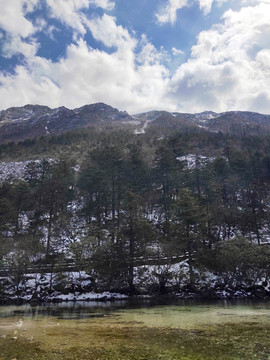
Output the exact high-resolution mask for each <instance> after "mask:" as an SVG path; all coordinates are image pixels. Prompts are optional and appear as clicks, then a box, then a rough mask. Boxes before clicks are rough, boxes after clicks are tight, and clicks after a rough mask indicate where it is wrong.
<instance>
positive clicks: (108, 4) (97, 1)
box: [91, 0, 115, 11]
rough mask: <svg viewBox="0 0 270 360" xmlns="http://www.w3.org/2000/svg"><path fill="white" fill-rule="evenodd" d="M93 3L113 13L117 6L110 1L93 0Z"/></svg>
mask: <svg viewBox="0 0 270 360" xmlns="http://www.w3.org/2000/svg"><path fill="white" fill-rule="evenodd" d="M91 2H92V3H94V4H95V5H96V6H97V7H101V8H102V9H104V10H108V11H111V10H113V8H114V6H115V4H114V2H113V1H110V0H92V1H91Z"/></svg>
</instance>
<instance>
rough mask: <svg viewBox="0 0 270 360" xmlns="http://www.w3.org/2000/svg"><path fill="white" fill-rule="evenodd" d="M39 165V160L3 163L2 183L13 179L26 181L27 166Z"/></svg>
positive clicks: (0, 173)
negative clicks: (31, 164)
mask: <svg viewBox="0 0 270 360" xmlns="http://www.w3.org/2000/svg"><path fill="white" fill-rule="evenodd" d="M33 162H35V163H39V162H40V161H39V160H27V161H12V162H2V163H1V164H0V181H1V182H2V181H9V180H11V179H14V178H15V179H24V177H25V175H26V169H27V166H28V165H29V164H30V163H33Z"/></svg>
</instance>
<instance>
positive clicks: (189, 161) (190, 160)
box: [176, 154, 215, 170]
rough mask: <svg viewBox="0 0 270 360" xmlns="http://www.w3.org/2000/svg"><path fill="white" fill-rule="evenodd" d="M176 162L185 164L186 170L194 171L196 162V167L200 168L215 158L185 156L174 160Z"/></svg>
mask: <svg viewBox="0 0 270 360" xmlns="http://www.w3.org/2000/svg"><path fill="white" fill-rule="evenodd" d="M176 160H179V161H184V162H186V166H187V168H188V169H191V170H192V169H195V168H196V162H198V164H197V166H198V167H202V166H205V165H207V164H209V163H210V162H212V161H214V160H215V157H207V156H202V155H194V154H187V155H184V156H179V157H177V158H176Z"/></svg>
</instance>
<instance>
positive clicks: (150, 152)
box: [0, 125, 270, 296]
mask: <svg viewBox="0 0 270 360" xmlns="http://www.w3.org/2000/svg"><path fill="white" fill-rule="evenodd" d="M0 154H1V155H0V156H1V161H6V162H7V161H14V160H16V161H18V159H19V160H21V161H24V160H29V159H30V160H31V161H28V162H27V165H26V168H25V174H24V176H23V177H22V178H12V176H11V177H10V178H9V179H6V180H5V181H2V182H1V184H0V269H2V273H3V274H4V271H7V272H9V273H10V274H12V276H13V282H14V286H17V285H18V284H19V283H20V282H21V281H22V279H23V277H24V276H25V275H26V274H28V273H29V272H30V271H33V267H36V268H37V269H38V268H39V267H40V269H42V267H44V266H46V265H50V266H53V268H54V269H57V266H59V267H61V266H62V267H63V266H64V269H62V271H64V270H65V266H66V267H68V266H72V268H73V269H77V270H79V271H86V272H87V273H88V274H90V275H91V278H92V279H94V280H93V284H94V285H93V288H94V290H96V291H101V290H108V291H120V292H122V293H125V294H138V293H140V291H141V290H140V289H139V288H138V286H137V284H136V281H135V277H138V276H140V275H138V269H139V268H140V267H142V266H144V267H147V266H150V265H153V264H154V265H160V267H159V271H157V272H156V274H155V275H156V277H157V278H158V282H157V283H155V284H153V286H151V287H148V289H147V292H148V293H149V292H150V293H159V294H160V293H166V292H168V291H169V290H168V285H169V283H170V277H171V273H170V271H169V270H170V267H171V266H173V264H175V263H179V262H184V263H185V264H186V267H187V274H188V276H187V279H185V281H184V280H182V279H181V275H180V274H179V279H178V282H177V283H174V286H173V288H171V289H170V291H179V290H181V289H182V290H183V289H188V290H189V291H193V292H196V291H198V289H199V288H200V291H203V294H204V295H205V296H210V295H211V291H212V290H211V286H210V285H209V282H208V283H204V288H203V290H202V281H203V280H205V276H206V277H207V275H205V274H208V276H209V274H212V275H213V274H214V276H217V277H218V279H219V280H218V282H219V284H218V286H219V288H220V289H221V288H228V287H229V288H233V287H234V288H235V289H241V288H242V287H243V286H244V287H245V289H249V290H250V292H251V293H252V294H259V295H260V294H262V295H265V294H266V293H267V292H266V290H265V289H266V287H267V286H268V281H269V275H270V261H269V260H270V246H269V244H270V223H269V218H270V136H269V135H267V134H266V135H260V136H248V135H245V136H239V135H238V136H233V135H226V134H223V133H221V132H218V133H214V132H212V133H211V132H208V131H203V130H197V129H193V128H185V129H182V130H178V131H174V130H173V129H167V130H165V129H164V128H162V127H161V128H159V129H154V128H151V126H149V128H148V129H147V131H146V132H145V133H143V134H134V132H133V131H132V130H130V129H128V128H125V126H124V125H123V126H122V127H121V128H118V129H116V128H115V127H113V128H108V129H106V130H104V131H98V130H97V129H95V128H91V127H89V128H87V129H84V130H77V131H73V132H70V133H66V134H63V135H59V136H48V137H42V138H40V139H33V140H25V141H23V142H20V143H18V144H14V143H9V144H6V145H2V146H1V147H0ZM161 265H162V266H161ZM2 286H4V285H3V284H2ZM263 286H264V287H263ZM262 289H264V290H263V291H262ZM268 293H269V292H268ZM268 293H267V294H268Z"/></svg>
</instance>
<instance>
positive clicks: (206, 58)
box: [0, 0, 270, 113]
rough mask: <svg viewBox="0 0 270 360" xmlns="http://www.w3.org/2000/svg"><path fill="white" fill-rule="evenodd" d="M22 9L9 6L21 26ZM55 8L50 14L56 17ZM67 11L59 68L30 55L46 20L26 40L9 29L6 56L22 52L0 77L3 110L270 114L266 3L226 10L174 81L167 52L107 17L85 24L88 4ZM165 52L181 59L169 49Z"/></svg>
mask: <svg viewBox="0 0 270 360" xmlns="http://www.w3.org/2000/svg"><path fill="white" fill-rule="evenodd" d="M47 1H48V2H49V1H52V0H47ZM62 1H63V0H62ZM0 2H1V0H0ZM23 3H24V2H23V1H21V2H19V4H20V6H19V7H18V8H16V9H15V8H14V9H15V15H14V16H15V19H20V21H21V22H22V23H24V20H23V19H25V11H26V8H25V7H23V6H21V5H22V4H23ZM55 3H56V2H55ZM109 3H110V2H109V1H106V4H109ZM28 4H30V5H31V6H32V9H33V6H35V2H34V0H33V1H31V2H29V3H28ZM57 4H59V3H58V2H57V3H56V5H55V8H54V10H55V12H54V13H53V14H54V15H53V16H55V17H58V18H59V16H60V13H59V14H58V13H57V11H60V8H59V7H58V5H57ZM106 4H105V2H104V3H103V6H104V7H105V5H106ZM175 4H176V3H175ZM182 4H183V3H182ZM202 4H203V3H202ZM204 4H205V6H206V2H205V3H204ZM208 4H210V2H209V3H208ZM30 5H28V9H31V6H30ZM66 5H67V8H65V9H64V10H63V12H62V13H64V14H65V16H64V18H63V19H62V20H61V21H62V22H64V23H65V24H66V25H68V26H69V22H71V21H72V19H71V17H69V16H70V14H71V13H70V11H71V9H73V10H74V12H75V14H73V16H75V19H77V21H78V23H77V24H76V21H75V22H74V23H73V29H75V32H76V33H77V36H78V38H79V40H78V41H76V42H75V43H74V44H70V45H69V46H68V47H67V51H66V55H65V57H63V58H61V59H60V60H59V61H57V62H52V61H49V60H46V59H44V58H40V57H38V56H37V55H36V52H37V48H38V44H37V43H36V42H35V40H34V37H33V36H34V35H35V31H37V30H38V29H41V30H43V31H48V30H49V29H48V25H47V23H46V22H45V21H43V20H42V19H36V21H35V23H34V24H31V23H30V24H28V23H27V21H28V20H26V19H25V21H26V23H25V24H26V29H24V31H25V33H24V36H26V38H23V37H21V36H20V35H19V34H18V29H17V28H16V26H15V25H14V24H13V25H12V26H11V28H10V30H9V34H10V41H8V42H7V44H5V47H6V48H5V52H6V55H7V56H8V55H9V56H10V55H11V54H12V52H14V51H15V49H17V50H16V51H19V52H21V53H23V54H25V60H24V65H21V66H17V67H16V68H15V71H14V73H13V74H4V73H0V84H1V85H0V107H1V108H2V109H3V108H7V107H10V106H19V105H24V104H26V103H38V104H46V105H48V106H51V107H57V106H61V105H65V106H67V107H69V108H74V107H78V106H81V105H84V104H87V103H93V102H99V101H102V102H105V103H107V104H110V105H112V106H115V107H118V108H119V109H121V110H127V111H129V112H130V113H134V112H139V111H146V110H150V109H154V108H157V109H167V110H175V111H185V112H196V111H204V110H207V109H211V110H214V111H226V110H229V109H234V110H251V111H259V112H266V113H267V112H268V113H270V65H269V64H270V0H269V2H267V1H256V4H253V5H250V4H249V5H246V6H245V7H243V8H242V9H240V10H239V11H232V10H229V11H227V12H226V13H225V14H224V16H223V18H222V20H221V21H222V22H221V23H220V24H217V25H215V26H213V27H212V28H211V29H209V30H206V31H203V32H201V33H200V34H199V36H198V38H197V43H196V45H195V46H193V48H192V51H191V57H190V59H189V60H188V61H187V62H186V63H184V64H182V65H181V66H180V67H179V68H178V69H177V70H176V71H175V73H174V74H172V75H171V74H170V73H169V70H168V69H167V68H166V66H165V65H164V63H166V61H167V60H168V59H167V57H168V54H166V52H165V51H164V49H162V48H160V49H157V48H155V46H154V45H153V44H152V43H151V42H150V41H149V40H148V39H147V36H146V35H143V36H142V37H141V38H137V37H136V34H135V33H134V32H130V31H128V30H127V29H126V28H124V27H123V26H121V25H117V23H116V18H114V17H112V16H109V15H107V14H104V15H103V16H101V17H99V18H95V19H87V18H86V17H85V15H84V13H83V9H85V8H87V6H88V5H89V1H83V0H81V1H79V0H78V1H75V0H73V1H71V0H66ZM96 5H97V1H96ZM178 5H179V3H178ZM8 9H9V8H8V6H7V7H6V8H5V13H7V11H8ZM67 9H68V10H67ZM202 10H203V8H202ZM206 10H207V9H206ZM206 10H205V11H206ZM57 14H58V15H57ZM0 16H1V15H0ZM3 24H5V23H3ZM2 26H3V25H2ZM5 26H6V27H7V26H8V25H5ZM70 26H71V25H70ZM12 27H14V28H12ZM54 30H55V29H53V28H52V29H51V35H52V32H53V31H54ZM87 30H90V31H91V33H92V36H93V37H94V38H95V40H97V41H100V42H102V43H103V44H104V45H105V46H107V47H109V48H110V51H109V52H110V53H107V52H105V51H101V50H95V49H93V48H91V47H89V46H88V45H87V43H86V41H85V39H84V34H85V32H86V31H87ZM31 39H32V40H31ZM26 40H27V41H26ZM171 52H172V54H173V55H174V56H179V55H181V54H182V51H181V50H180V49H177V48H174V47H173V48H172V49H171ZM173 61H174V60H173ZM22 89H23V90H22Z"/></svg>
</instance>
